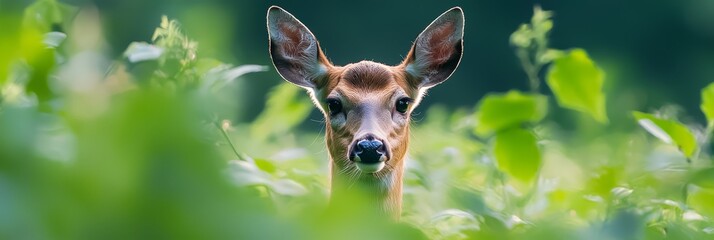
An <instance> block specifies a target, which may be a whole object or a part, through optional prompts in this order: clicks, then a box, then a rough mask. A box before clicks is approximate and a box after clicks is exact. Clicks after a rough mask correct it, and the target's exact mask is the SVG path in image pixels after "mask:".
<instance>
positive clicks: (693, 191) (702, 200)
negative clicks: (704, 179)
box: [687, 187, 714, 217]
mask: <svg viewBox="0 0 714 240" xmlns="http://www.w3.org/2000/svg"><path fill="white" fill-rule="evenodd" d="M688 192H689V196H687V203H688V204H689V206H690V207H691V208H693V209H695V210H697V211H698V212H700V213H702V214H704V215H706V216H708V217H714V204H712V203H714V189H710V188H698V187H689V190H688Z"/></svg>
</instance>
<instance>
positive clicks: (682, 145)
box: [632, 112, 697, 157]
mask: <svg viewBox="0 0 714 240" xmlns="http://www.w3.org/2000/svg"><path fill="white" fill-rule="evenodd" d="M632 115H633V116H634V117H635V119H637V123H639V124H640V126H642V128H644V129H645V130H647V132H649V133H651V134H652V135H654V136H655V137H657V138H659V139H660V140H662V141H663V142H665V143H667V144H673V145H675V146H677V147H678V148H679V150H680V151H682V153H684V156H686V157H691V156H692V154H694V150H695V149H696V148H697V142H696V139H695V138H694V134H692V132H691V131H690V130H689V128H687V127H686V126H684V125H683V124H681V123H679V122H677V121H674V120H666V119H661V118H658V117H656V116H653V115H651V114H647V113H642V112H633V113H632Z"/></svg>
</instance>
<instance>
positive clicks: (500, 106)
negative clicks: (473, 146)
mask: <svg viewBox="0 0 714 240" xmlns="http://www.w3.org/2000/svg"><path fill="white" fill-rule="evenodd" d="M547 112H548V99H547V98H546V97H545V96H543V95H539V94H523V93H521V92H518V91H509V92H508V93H506V94H489V95H487V96H486V97H484V98H483V100H481V103H480V104H479V109H478V112H477V113H476V121H477V125H476V128H475V129H474V131H475V133H476V134H478V135H480V136H487V135H489V134H491V133H493V132H498V131H500V130H503V129H506V128H510V127H513V126H518V125H520V124H522V123H526V122H538V121H540V120H542V119H543V117H545V114H546V113H547Z"/></svg>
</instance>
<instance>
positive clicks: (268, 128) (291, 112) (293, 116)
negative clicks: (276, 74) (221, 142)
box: [251, 83, 313, 141]
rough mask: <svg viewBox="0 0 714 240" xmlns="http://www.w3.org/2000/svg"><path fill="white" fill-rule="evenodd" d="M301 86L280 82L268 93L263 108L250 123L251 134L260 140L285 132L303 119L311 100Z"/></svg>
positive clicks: (308, 110)
mask: <svg viewBox="0 0 714 240" xmlns="http://www.w3.org/2000/svg"><path fill="white" fill-rule="evenodd" d="M303 91H304V90H303V89H302V88H298V87H295V86H294V85H292V84H289V83H282V84H280V85H278V86H277V87H275V88H274V89H273V90H272V91H271V92H270V94H269V97H268V102H267V103H266V106H265V110H263V112H262V113H261V114H260V116H258V118H257V119H256V121H255V122H254V123H253V125H251V135H252V136H253V137H255V138H256V140H259V141H262V140H265V139H267V138H268V137H270V136H275V135H278V134H283V133H286V132H287V131H288V130H290V129H291V128H293V127H295V126H297V125H298V124H300V123H301V122H303V121H305V119H306V118H307V116H308V115H309V114H310V111H312V109H313V106H312V102H310V100H309V99H308V98H307V94H305V93H304V92H303Z"/></svg>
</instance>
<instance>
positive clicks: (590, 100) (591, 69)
mask: <svg viewBox="0 0 714 240" xmlns="http://www.w3.org/2000/svg"><path fill="white" fill-rule="evenodd" d="M604 81H605V74H604V73H603V71H602V70H600V68H598V67H597V66H596V65H595V63H594V62H593V61H592V60H590V58H589V57H588V54H587V53H585V50H582V49H573V50H570V51H569V52H568V54H567V55H566V56H563V57H560V58H558V59H556V60H555V62H554V63H553V65H552V66H551V68H550V71H548V78H547V82H548V86H550V89H551V90H552V91H553V94H554V95H555V97H556V99H558V103H559V104H560V106H562V107H566V108H571V109H575V110H578V111H582V112H585V113H588V114H590V115H591V116H592V117H593V118H595V120H597V121H599V122H607V115H606V113H605V94H604V93H603V92H602V86H603V83H604Z"/></svg>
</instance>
